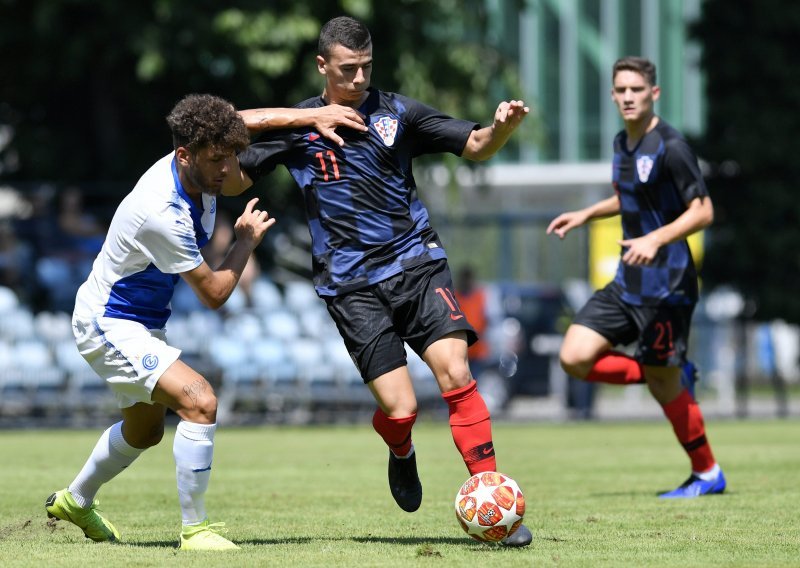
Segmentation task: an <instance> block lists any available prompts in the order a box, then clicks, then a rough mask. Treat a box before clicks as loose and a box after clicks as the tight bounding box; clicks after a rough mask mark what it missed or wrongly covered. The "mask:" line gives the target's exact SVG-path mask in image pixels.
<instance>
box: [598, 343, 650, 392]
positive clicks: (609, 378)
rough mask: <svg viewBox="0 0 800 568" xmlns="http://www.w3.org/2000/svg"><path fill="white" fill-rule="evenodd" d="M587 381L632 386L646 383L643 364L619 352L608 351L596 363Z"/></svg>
mask: <svg viewBox="0 0 800 568" xmlns="http://www.w3.org/2000/svg"><path fill="white" fill-rule="evenodd" d="M586 380H587V381H592V382H598V383H609V384H613V385H630V384H636V383H641V382H644V373H643V372H642V366H641V364H640V363H639V362H638V361H637V360H636V359H634V358H633V357H629V356H628V355H625V354H624V353H620V352H619V351H606V352H605V353H603V354H602V355H600V357H598V358H597V361H595V362H594V365H593V366H592V368H591V370H590V371H589V374H588V375H587V376H586Z"/></svg>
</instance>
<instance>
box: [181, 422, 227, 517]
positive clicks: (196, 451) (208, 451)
mask: <svg viewBox="0 0 800 568" xmlns="http://www.w3.org/2000/svg"><path fill="white" fill-rule="evenodd" d="M216 428H217V425H216V424H196V423H194V422H187V421H185V420H181V421H180V422H179V423H178V428H177V429H176V430H175V442H174V443H173V446H172V454H173V456H174V457H175V472H176V476H177V478H178V500H179V501H180V505H181V514H182V516H183V524H184V525H196V524H198V523H201V522H203V521H204V520H205V519H206V518H207V515H206V506H205V495H206V490H207V489H208V480H209V479H210V477H211V461H212V459H213V457H214V432H215V430H216Z"/></svg>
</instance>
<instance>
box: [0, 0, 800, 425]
mask: <svg viewBox="0 0 800 568" xmlns="http://www.w3.org/2000/svg"><path fill="white" fill-rule="evenodd" d="M341 14H349V15H352V16H354V17H357V18H359V19H361V20H363V21H364V22H365V23H366V24H367V25H368V27H369V28H370V29H371V31H372V34H373V43H374V57H375V66H374V71H373V85H374V86H376V87H379V88H381V89H383V90H389V91H398V92H401V93H403V94H405V95H408V96H411V97H414V98H417V99H419V100H421V101H423V102H425V103H428V104H430V105H431V106H434V107H437V108H439V109H441V110H443V111H445V112H447V113H449V114H452V115H454V116H458V117H461V118H466V119H472V120H475V121H478V122H481V123H482V124H487V123H488V122H489V121H490V120H491V117H492V115H493V110H494V108H496V105H497V103H498V102H499V101H500V100H507V99H511V98H516V99H523V100H525V101H526V103H528V104H529V105H530V106H531V108H532V113H531V116H530V117H529V119H528V120H527V121H526V123H525V124H524V126H523V127H522V128H521V129H520V131H519V132H518V133H516V134H515V136H514V137H513V139H512V141H511V143H510V144H509V145H508V146H507V147H506V148H504V149H503V150H502V152H501V153H500V154H499V155H498V156H497V157H495V158H494V159H492V160H490V161H489V162H488V163H484V164H481V165H475V164H471V163H467V162H465V161H463V160H459V159H457V158H455V157H454V156H449V155H448V156H434V157H428V158H426V159H420V160H419V161H418V162H417V164H416V171H415V175H416V178H417V183H418V185H419V187H420V193H421V196H422V198H423V200H424V202H425V203H426V205H427V206H428V208H429V211H430V213H431V216H432V220H433V225H434V227H435V228H436V229H437V230H438V232H439V234H440V236H441V237H442V240H443V242H444V244H445V246H446V248H447V250H448V254H449V257H450V265H451V269H452V270H453V273H454V275H455V276H456V280H457V282H456V285H457V287H458V288H459V293H460V298H461V302H462V305H463V306H465V309H467V307H468V309H470V310H473V313H474V314H475V315H474V316H470V319H471V320H472V321H473V322H479V324H476V325H477V326H478V327H480V328H481V330H482V332H483V338H484V339H483V340H482V342H481V343H482V346H481V348H480V349H479V350H478V351H477V352H476V353H474V354H472V358H473V366H474V371H475V374H476V375H477V376H478V377H479V384H480V387H481V390H482V391H483V392H484V395H485V396H486V398H487V400H488V401H489V403H490V406H491V407H492V409H493V411H494V412H495V414H496V415H497V416H500V417H503V418H505V419H508V420H569V419H605V418H609V419H610V418H647V417H654V416H660V413H661V410H660V408H659V407H658V406H657V405H656V403H655V402H654V401H652V400H651V399H650V397H649V395H648V394H647V393H646V392H645V391H644V390H643V387H638V386H635V387H628V388H627V389H614V388H611V387H607V388H606V387H601V388H600V389H595V388H591V387H588V386H587V385H585V384H583V383H579V382H578V381H575V380H573V379H571V378H569V377H566V376H565V375H564V374H563V372H562V371H561V370H560V368H559V366H558V362H557V353H558V349H559V345H560V341H561V336H562V334H563V332H564V331H565V330H566V327H567V326H568V324H569V322H570V318H571V316H572V314H573V313H574V312H575V310H576V309H578V308H579V307H580V306H581V305H582V304H583V302H584V301H585V300H586V299H587V298H588V296H589V295H590V294H591V292H592V291H593V290H594V289H596V288H597V287H599V286H602V285H604V284H605V283H606V282H607V281H609V280H610V279H611V278H612V277H613V272H614V268H615V266H616V263H617V261H618V257H619V250H618V248H617V247H616V246H615V244H614V243H615V241H616V238H617V235H618V234H620V229H619V222H618V219H616V220H614V219H612V220H610V222H608V223H605V222H601V223H595V224H593V225H592V226H590V227H588V228H582V229H580V230H577V231H575V232H573V233H571V234H570V235H569V237H568V238H567V239H566V240H564V241H559V240H558V239H557V238H555V237H547V236H546V235H545V227H546V226H547V224H548V222H549V221H550V220H551V219H552V218H553V217H555V216H556V215H557V214H559V213H561V212H562V211H565V210H569V209H575V208H579V207H583V206H585V205H587V204H589V203H592V202H594V201H597V200H599V199H601V198H604V197H606V196H608V195H610V192H611V188H610V183H609V182H610V175H611V166H610V159H611V150H612V146H611V143H612V139H613V136H614V134H615V133H616V132H617V131H618V130H619V129H620V128H621V122H620V120H619V118H618V115H617V111H616V109H615V107H614V106H613V104H612V102H611V97H610V88H611V74H610V69H611V65H612V64H613V62H614V61H615V60H616V59H617V58H619V57H621V56H623V55H642V56H645V57H648V58H650V59H651V60H653V61H654V62H655V63H656V64H657V66H658V77H659V81H658V82H659V84H660V86H661V88H662V97H661V100H660V101H659V102H658V104H657V107H656V109H657V112H658V113H659V114H660V115H661V116H663V117H664V118H665V119H666V120H667V121H668V122H670V123H671V124H672V125H674V126H675V127H676V128H678V129H679V130H681V131H683V132H684V133H685V134H686V135H687V137H688V138H689V139H690V141H691V143H692V144H693V146H694V148H695V150H696V151H697V153H698V155H699V157H700V160H701V166H702V169H703V172H704V175H705V176H706V180H707V183H708V185H709V188H710V190H711V195H712V198H713V200H714V204H715V208H716V222H715V224H714V225H713V226H712V227H711V228H710V229H709V230H707V231H706V232H705V233H704V234H701V235H697V236H696V237H694V238H693V239H692V243H691V244H692V247H693V250H694V253H695V258H696V259H697V261H698V264H700V266H701V278H702V300H701V302H700V304H699V306H698V308H697V310H696V312H695V321H694V327H693V336H692V349H691V352H690V353H691V355H692V357H693V359H694V360H695V361H696V363H697V365H698V367H699V368H700V373H701V375H700V377H701V378H700V383H699V386H698V393H699V397H700V398H701V400H702V401H703V407H704V412H705V414H706V416H708V417H711V416H721V417H744V416H781V417H784V416H790V415H791V416H798V415H800V396H798V393H800V386H799V385H798V382H799V381H800V367H799V364H798V359H799V358H800V333H799V332H798V325H797V324H798V322H800V295H798V293H797V280H798V278H799V277H800V246H798V243H800V223H798V213H800V200H798V199H797V198H796V197H792V196H793V195H794V194H793V193H792V192H793V191H795V190H794V189H793V188H794V186H795V185H796V183H797V180H798V179H800V160H797V158H796V155H795V154H796V145H795V144H794V138H795V136H796V133H797V132H800V73H799V72H798V71H799V70H798V66H797V63H796V57H795V56H794V54H793V49H792V45H794V44H795V43H793V42H795V39H794V38H796V37H797V35H798V33H800V3H797V2H793V1H791V0H762V1H759V2H756V1H755V0H740V1H738V2H736V3H732V2H727V1H725V0H462V1H458V0H428V1H425V0H395V1H394V2H379V1H376V0H337V1H326V2H321V1H311V0H307V1H303V0H285V1H280V0H276V1H272V2H263V1H262V2H255V1H231V2H225V3H220V2H212V1H195V2H191V3H190V2H184V1H180V0H141V1H139V2H123V3H120V2H114V1H111V0H94V1H89V0H27V1H18V0H0V47H1V48H2V54H3V56H2V58H0V70H2V72H0V426H11V427H15V426H27V425H39V424H53V423H64V424H72V425H81V424H91V423H93V422H95V421H101V422H103V423H105V421H106V420H107V417H108V415H109V414H110V415H116V410H115V405H114V403H113V400H112V399H111V397H110V394H109V392H108V389H107V388H106V387H105V385H104V384H102V383H100V382H99V380H98V379H96V378H95V377H94V376H93V374H92V372H91V370H90V369H89V368H88V366H87V365H86V364H85V363H84V362H83V360H82V359H81V358H80V356H79V355H78V354H77V351H76V349H75V347H74V344H73V341H72V334H71V330H70V314H71V310H72V307H73V304H74V296H75V291H76V290H77V287H78V286H79V285H80V283H82V282H83V280H84V279H85V277H86V276H87V274H88V272H89V270H90V267H91V263H92V261H93V259H94V257H95V255H96V254H97V251H98V250H99V247H100V246H101V244H102V241H103V238H104V235H105V230H106V227H107V225H108V223H109V221H110V219H111V216H112V215H113V212H114V210H115V208H116V205H117V204H118V203H119V201H120V200H121V199H122V197H123V196H124V195H125V194H126V193H127V192H128V191H130V189H131V188H132V187H133V185H134V184H135V182H136V180H137V179H138V177H139V176H140V175H141V174H142V173H143V172H144V171H145V170H146V169H147V168H148V167H149V166H150V165H151V164H152V163H153V162H154V161H156V160H157V159H158V158H160V157H161V156H163V155H164V154H166V153H168V152H169V151H170V150H171V140H170V135H169V131H168V128H167V127H166V123H165V121H164V117H165V116H166V114H167V113H168V112H169V110H170V109H171V108H172V106H173V105H174V104H175V103H176V102H177V101H178V100H179V99H180V98H181V97H183V96H184V95H185V94H188V93H191V92H208V93H213V94H216V95H219V96H222V97H225V98H227V99H229V100H230V101H231V102H233V103H234V104H235V105H236V106H237V107H238V108H252V107H257V106H291V105H292V104H294V103H296V102H299V101H301V100H304V99H306V98H308V97H311V96H315V95H317V94H319V93H320V92H321V89H322V79H321V76H320V75H319V74H318V73H317V71H316V67H315V62H314V56H315V55H316V38H317V35H318V32H319V28H320V26H321V24H322V23H324V22H325V21H327V20H328V19H329V18H331V17H334V16H337V15H341ZM254 191H255V193H254V192H253V191H251V192H249V193H248V194H246V197H249V196H251V195H255V194H257V195H259V196H260V197H261V198H262V200H264V201H266V203H267V208H268V209H269V210H270V211H271V212H272V213H273V214H274V215H275V216H276V217H277V218H278V221H279V223H278V225H276V227H275V228H273V229H272V230H271V231H270V232H269V234H268V236H267V238H266V239H265V242H264V243H263V244H262V246H261V247H260V248H259V249H258V250H257V251H256V255H255V256H254V258H253V259H252V262H251V265H250V270H249V274H248V276H247V277H246V278H244V279H243V282H242V285H241V286H240V287H239V289H238V290H237V292H236V294H235V295H234V297H232V299H231V301H230V302H229V303H228V305H227V306H226V307H225V308H224V309H223V310H222V311H220V312H210V311H207V310H205V309H203V308H201V307H200V306H199V304H198V303H197V302H196V301H195V300H194V298H193V295H192V293H191V291H190V290H189V289H188V287H187V288H180V287H179V289H178V291H177V292H176V296H175V299H174V301H173V309H174V315H173V317H172V319H171V320H170V323H169V324H168V334H169V338H170V341H171V342H172V343H174V344H175V345H176V346H178V347H180V348H182V349H183V350H184V358H185V359H186V360H187V362H189V363H190V364H192V365H194V366H195V367H196V368H197V369H198V370H200V371H201V372H203V373H205V375H206V376H207V377H208V378H209V380H211V381H212V383H214V384H215V385H216V386H217V388H218V390H219V394H220V400H221V413H222V418H221V419H223V420H227V421H228V422H234V423H264V422H293V423H296V422H310V421H318V422H321V421H342V420H351V419H355V418H360V417H361V415H370V414H371V412H372V408H373V403H372V402H371V400H370V396H369V393H368V391H367V389H365V388H364V387H363V385H362V384H361V381H360V378H359V377H358V376H357V374H356V372H355V369H354V367H353V365H352V362H351V361H350V359H349V357H348V355H347V353H346V352H345V351H344V348H343V346H342V342H341V339H340V338H339V336H338V333H337V332H336V329H335V328H334V327H333V325H332V323H331V322H330V321H329V319H328V315H327V313H326V312H325V309H324V304H323V303H322V302H321V301H320V300H319V299H318V298H316V296H315V294H314V292H313V289H312V288H311V285H310V282H309V280H308V279H309V276H310V271H309V269H310V265H311V261H310V254H309V244H310V239H309V235H308V231H307V229H306V226H305V222H304V219H303V209H302V203H301V198H300V194H299V192H298V191H297V190H296V188H295V187H294V185H293V182H292V181H291V179H290V178H289V176H288V174H286V173H285V172H284V171H279V172H276V173H275V174H273V175H272V176H270V177H269V178H267V179H266V180H264V181H262V182H261V183H260V184H259V185H258V186H257V187H256V188H255V190H254ZM243 204H244V198H243V199H234V198H229V199H223V200H221V203H220V210H221V215H220V217H219V218H218V230H217V232H216V233H215V239H214V241H213V242H212V243H211V244H210V245H209V247H208V250H207V251H204V252H205V253H207V254H208V255H209V258H210V259H213V258H219V255H224V253H225V251H226V250H227V247H228V246H229V245H230V240H231V238H232V233H231V230H230V228H231V224H232V221H233V220H234V219H235V218H236V217H237V216H238V214H239V212H240V211H241V210H242V208H243ZM409 364H410V369H411V371H412V374H413V376H414V378H415V380H416V381H417V382H418V391H419V396H420V403H421V406H422V408H423V411H429V412H430V413H431V415H434V416H435V415H438V414H440V413H442V412H443V411H444V412H446V409H443V403H442V402H441V398H440V396H439V394H438V389H437V388H436V385H435V383H434V381H433V378H432V377H431V376H430V373H429V372H428V371H427V368H426V367H425V365H424V364H423V363H422V362H421V361H420V360H419V358H418V357H416V356H415V355H414V354H413V353H409Z"/></svg>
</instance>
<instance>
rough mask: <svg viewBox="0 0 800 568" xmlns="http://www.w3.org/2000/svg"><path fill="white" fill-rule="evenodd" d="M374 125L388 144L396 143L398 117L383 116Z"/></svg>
mask: <svg viewBox="0 0 800 568" xmlns="http://www.w3.org/2000/svg"><path fill="white" fill-rule="evenodd" d="M372 126H374V127H375V130H377V131H378V134H379V135H380V137H381V140H383V143H384V144H385V145H387V146H391V145H392V144H394V137H395V136H396V135H397V119H396V118H389V117H388V116H382V117H381V118H380V120H378V121H377V122H373V123H372Z"/></svg>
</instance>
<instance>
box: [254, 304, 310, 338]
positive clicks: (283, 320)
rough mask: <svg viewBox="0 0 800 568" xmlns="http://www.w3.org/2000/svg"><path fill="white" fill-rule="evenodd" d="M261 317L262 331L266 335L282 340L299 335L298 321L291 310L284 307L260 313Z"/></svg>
mask: <svg viewBox="0 0 800 568" xmlns="http://www.w3.org/2000/svg"><path fill="white" fill-rule="evenodd" d="M262 317H263V321H264V331H265V332H266V334H267V335H268V336H270V337H275V338H277V339H283V340H284V341H288V340H292V339H296V338H298V337H300V333H301V330H300V322H299V321H298V320H297V317H296V316H295V315H294V314H293V313H292V312H290V311H288V310H285V309H283V310H275V311H272V312H269V313H264V314H262Z"/></svg>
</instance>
